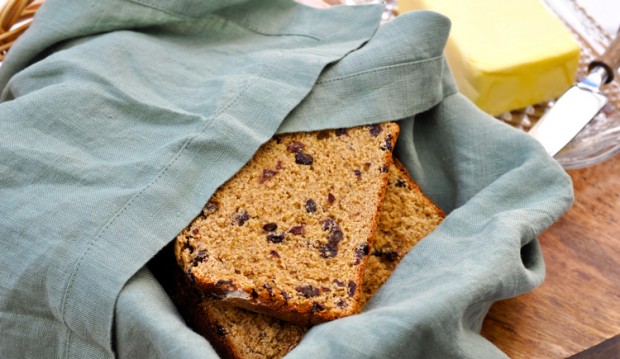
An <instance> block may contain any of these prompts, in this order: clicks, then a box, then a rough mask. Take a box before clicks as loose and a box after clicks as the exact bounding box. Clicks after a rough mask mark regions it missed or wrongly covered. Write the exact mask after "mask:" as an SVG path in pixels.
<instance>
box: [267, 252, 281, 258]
mask: <svg viewBox="0 0 620 359" xmlns="http://www.w3.org/2000/svg"><path fill="white" fill-rule="evenodd" d="M269 254H271V255H272V256H273V257H276V258H280V253H278V252H276V251H271V252H269Z"/></svg>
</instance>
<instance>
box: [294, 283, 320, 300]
mask: <svg viewBox="0 0 620 359" xmlns="http://www.w3.org/2000/svg"><path fill="white" fill-rule="evenodd" d="M295 290H296V291H297V292H298V293H299V294H301V295H302V296H303V297H304V298H310V297H316V296H317V295H319V294H320V293H321V292H320V290H319V288H315V287H313V286H312V285H310V284H308V285H299V286H297V287H295Z"/></svg>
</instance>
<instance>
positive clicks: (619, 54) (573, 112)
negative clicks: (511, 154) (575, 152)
mask: <svg viewBox="0 0 620 359" xmlns="http://www.w3.org/2000/svg"><path fill="white" fill-rule="evenodd" d="M618 67H620V36H618V34H616V37H615V38H614V39H613V41H612V42H611V44H610V45H609V47H608V48H607V50H605V53H604V54H603V55H602V56H601V57H600V58H599V59H597V60H595V61H592V62H591V63H590V64H589V66H588V70H589V71H588V75H587V76H586V77H585V78H584V79H583V80H582V81H581V82H579V83H576V84H575V85H573V86H572V87H571V88H569V89H568V91H566V92H565V93H564V94H563V95H562V96H561V97H560V98H559V99H558V100H557V101H556V102H555V104H554V105H553V107H551V109H549V110H548V111H547V112H546V113H545V114H544V115H543V116H542V117H541V118H540V119H539V120H538V122H537V123H536V124H535V125H534V126H533V127H532V128H531V129H530V131H529V134H530V135H532V136H533V137H534V138H536V139H537V140H538V141H539V142H540V143H541V144H542V145H543V147H544V148H545V150H547V153H548V154H549V155H551V156H554V155H555V154H556V153H558V152H559V151H560V150H561V149H562V148H564V146H566V144H567V143H569V142H570V141H571V140H572V139H573V138H574V137H575V136H576V135H577V134H578V133H579V131H581V130H582V129H583V128H584V127H585V126H586V125H587V124H588V122H590V121H591V120H592V119H593V118H594V117H595V116H596V115H597V114H598V113H599V112H600V111H601V110H602V109H603V107H605V105H606V104H607V101H608V100H607V97H606V96H605V95H604V94H603V93H602V92H601V86H603V85H605V84H608V83H610V82H611V81H612V80H613V79H614V76H616V70H617V69H618Z"/></svg>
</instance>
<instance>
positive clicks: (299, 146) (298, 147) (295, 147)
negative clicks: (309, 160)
mask: <svg viewBox="0 0 620 359" xmlns="http://www.w3.org/2000/svg"><path fill="white" fill-rule="evenodd" d="M304 148H306V145H304V144H303V143H301V142H297V141H294V142H291V143H289V144H288V146H286V150H287V151H289V152H301V151H302V150H303V149H304Z"/></svg>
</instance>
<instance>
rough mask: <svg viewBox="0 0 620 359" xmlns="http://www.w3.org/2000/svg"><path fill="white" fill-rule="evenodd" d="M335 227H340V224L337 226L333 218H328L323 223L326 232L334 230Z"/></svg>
mask: <svg viewBox="0 0 620 359" xmlns="http://www.w3.org/2000/svg"><path fill="white" fill-rule="evenodd" d="M334 226H338V224H336V222H335V221H334V219H333V218H327V219H326V220H324V221H323V230H324V231H331V229H332V228H334Z"/></svg>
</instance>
